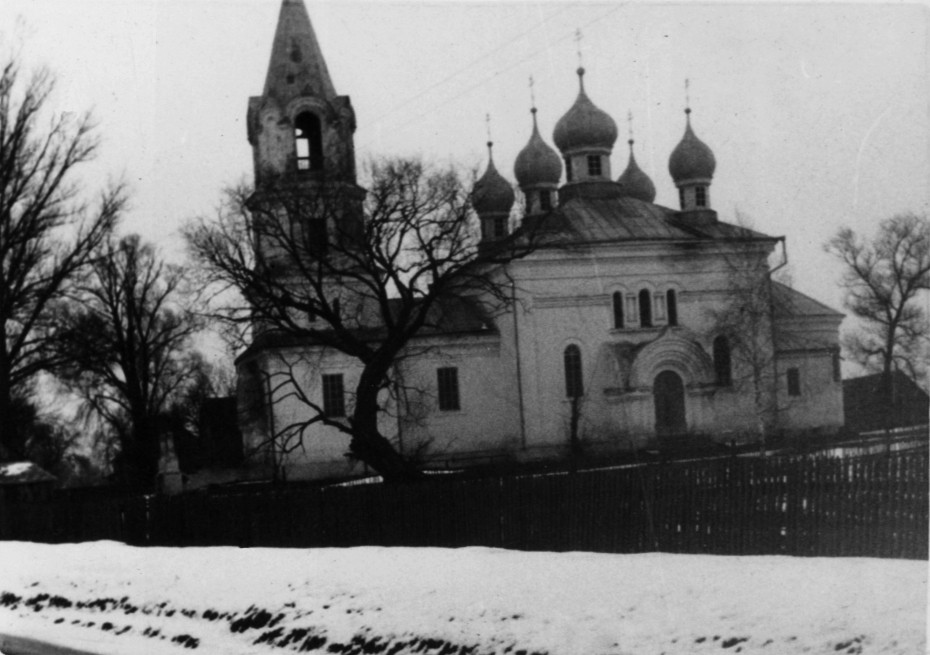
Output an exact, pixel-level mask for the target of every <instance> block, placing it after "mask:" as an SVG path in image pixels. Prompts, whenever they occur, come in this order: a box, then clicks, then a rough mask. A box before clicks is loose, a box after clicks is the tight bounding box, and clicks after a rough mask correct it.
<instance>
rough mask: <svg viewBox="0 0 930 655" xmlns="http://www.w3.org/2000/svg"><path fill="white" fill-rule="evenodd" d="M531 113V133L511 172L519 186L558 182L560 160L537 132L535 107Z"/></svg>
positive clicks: (560, 172) (560, 176)
mask: <svg viewBox="0 0 930 655" xmlns="http://www.w3.org/2000/svg"><path fill="white" fill-rule="evenodd" d="M530 111H531V112H532V113H533V134H532V135H531V136H530V140H529V143H527V144H526V146H524V147H523V150H521V151H520V154H519V155H517V160H516V161H515V162H514V164H513V174H514V176H515V177H516V178H517V183H518V184H519V185H520V187H521V188H527V187H533V186H536V185H539V184H546V185H552V184H558V183H559V180H560V179H562V160H561V159H560V158H559V155H558V153H557V152H556V151H555V150H553V149H552V148H551V147H549V146H548V145H547V144H546V142H545V141H543V139H542V136H540V134H539V127H538V126H537V125H536V107H533V108H532V109H531V110H530Z"/></svg>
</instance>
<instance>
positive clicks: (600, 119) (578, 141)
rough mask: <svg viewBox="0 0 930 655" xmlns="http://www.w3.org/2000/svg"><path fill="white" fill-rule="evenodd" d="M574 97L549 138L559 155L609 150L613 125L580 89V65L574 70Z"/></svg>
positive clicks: (581, 85) (614, 129)
mask: <svg viewBox="0 0 930 655" xmlns="http://www.w3.org/2000/svg"><path fill="white" fill-rule="evenodd" d="M578 87H579V90H578V97H577V98H576V99H575V104H573V105H572V107H571V109H569V110H568V111H567V112H566V113H565V115H564V116H562V118H560V119H559V122H558V123H556V125H555V131H554V132H553V133H552V140H553V141H555V145H556V146H557V147H558V148H559V150H561V151H562V153H563V154H565V153H568V152H572V151H575V150H580V149H586V150H587V149H594V150H597V149H603V150H607V151H609V150H610V149H611V148H613V146H614V142H615V141H616V140H617V124H616V123H614V119H612V118H611V117H610V116H609V115H608V114H607V112H605V111H603V110H601V109H598V108H597V107H596V106H595V105H594V103H593V102H591V99H590V98H588V96H587V94H586V93H585V92H584V68H579V69H578Z"/></svg>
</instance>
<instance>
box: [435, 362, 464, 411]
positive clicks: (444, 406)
mask: <svg viewBox="0 0 930 655" xmlns="http://www.w3.org/2000/svg"><path fill="white" fill-rule="evenodd" d="M436 384H437V387H438V389H439V411H442V412H455V411H458V410H460V409H461V408H462V407H461V405H460V403H459V370H458V369H457V368H455V367H454V366H446V367H443V368H438V369H436Z"/></svg>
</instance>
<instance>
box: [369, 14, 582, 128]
mask: <svg viewBox="0 0 930 655" xmlns="http://www.w3.org/2000/svg"><path fill="white" fill-rule="evenodd" d="M570 8H571V7H570V6H566V7H562V8H561V9H559V10H558V11H556V12H554V13H552V14H550V15H549V16H546V17H545V18H543V19H542V20H540V21H539V22H537V23H536V24H535V25H533V26H532V27H530V28H529V29H528V30H525V31H523V32H521V33H520V34H517V35H516V36H514V37H510V38H508V39H507V40H505V42H504V43H503V44H501V45H499V46H498V47H496V48H494V49H493V50H489V51H488V52H486V53H484V54H483V55H481V56H480V57H478V58H477V59H474V60H472V61H471V62H469V63H467V64H465V65H464V66H463V67H462V68H459V69H458V70H456V71H455V72H454V73H451V74H449V75H447V76H446V77H444V78H443V79H441V80H439V81H438V82H436V83H434V84H431V85H430V86H428V87H426V88H425V89H423V90H422V91H420V92H419V93H418V94H416V95H415V96H412V97H410V98H407V99H406V100H404V101H403V102H401V103H400V104H397V105H394V106H393V107H391V108H390V109H388V110H387V111H386V112H385V113H383V114H381V115H380V116H378V117H377V118H375V122H379V121H381V120H382V119H384V118H386V117H387V116H390V115H391V114H394V113H396V112H397V111H399V110H400V109H403V108H404V107H406V106H407V105H409V104H410V103H412V102H414V101H416V100H419V99H420V98H422V97H423V96H424V95H426V94H427V93H429V92H430V91H432V90H433V89H435V88H437V87H440V86H442V85H443V84H445V83H446V82H448V81H449V80H451V79H453V78H454V77H457V76H458V75H460V74H462V73H464V72H465V71H467V70H468V69H469V68H472V67H473V66H475V65H476V64H478V63H480V62H482V61H484V60H485V59H487V58H488V57H490V56H491V55H494V54H496V53H498V52H500V51H501V50H503V49H504V48H507V47H508V46H510V45H511V44H512V43H513V42H514V41H517V40H518V39H521V38H523V37H524V36H526V35H527V34H529V33H530V32H532V31H533V30H535V29H536V28H538V27H540V26H541V25H543V24H544V23H547V22H549V21H550V20H552V19H553V18H555V17H556V16H558V15H559V14H561V13H563V12H565V11H568V9H570Z"/></svg>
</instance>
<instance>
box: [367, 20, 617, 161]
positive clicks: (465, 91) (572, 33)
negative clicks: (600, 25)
mask: <svg viewBox="0 0 930 655" xmlns="http://www.w3.org/2000/svg"><path fill="white" fill-rule="evenodd" d="M622 7H623V5H618V6H616V7H614V8H612V9H611V10H610V11H608V12H605V13H604V14H601V15H600V16H598V17H597V18H594V19H593V20H590V21H588V22H587V23H585V24H584V25H582V26H581V27H587V26H589V25H593V24H594V23H597V22H600V21H602V20H604V19H605V18H607V17H608V16H610V15H611V14H613V13H616V12H617V11H618V10H620V9H621V8H622ZM576 32H577V30H574V29H573V30H571V31H570V32H568V33H566V34H565V35H564V36H562V37H559V38H557V39H555V40H554V41H551V42H548V43H546V45H544V46H543V47H541V48H539V49H538V50H534V51H533V52H531V53H530V54H528V55H527V56H525V57H523V58H522V59H518V60H517V61H515V62H513V63H512V64H510V65H509V66H507V67H505V68H502V69H500V70H498V71H495V72H494V73H493V74H492V75H489V76H487V77H484V78H482V79H480V80H479V81H478V82H476V83H474V84H472V85H471V86H468V87H466V88H465V89H463V90H462V91H461V92H459V93H457V94H456V95H454V96H452V97H451V98H447V99H446V100H443V101H442V102H439V103H437V104H433V105H430V106H429V107H428V108H426V109H424V110H423V111H421V112H419V113H417V114H415V115H414V116H412V117H411V119H410V120H408V121H406V122H405V123H401V124H400V125H399V126H398V127H397V128H396V129H397V130H403V129H405V128H407V127H408V126H410V125H413V124H414V123H416V122H419V120H420V119H421V118H422V117H423V116H425V115H426V114H427V113H430V112H432V111H434V110H436V109H438V108H440V107H444V106H446V105H448V104H450V103H451V102H454V101H455V100H458V99H459V98H461V97H462V96H464V95H466V94H468V93H470V92H471V91H473V90H474V89H476V88H478V87H480V86H483V85H484V84H485V83H487V82H488V81H489V80H492V79H494V78H496V77H499V76H500V75H501V74H502V73H506V72H507V71H509V70H511V69H513V68H515V67H516V66H519V65H520V64H522V63H523V62H525V61H527V60H529V59H532V58H533V57H535V56H536V55H538V54H539V53H541V52H543V51H544V50H548V49H549V48H551V47H552V46H553V45H555V44H557V43H562V42H563V41H566V40H568V39H571V38H574V37H575V34H576ZM499 49H500V48H498V50H499ZM420 95H422V94H420ZM418 97H419V96H418ZM376 122H377V121H376ZM364 145H365V146H367V145H368V144H367V143H366V144H364Z"/></svg>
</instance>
